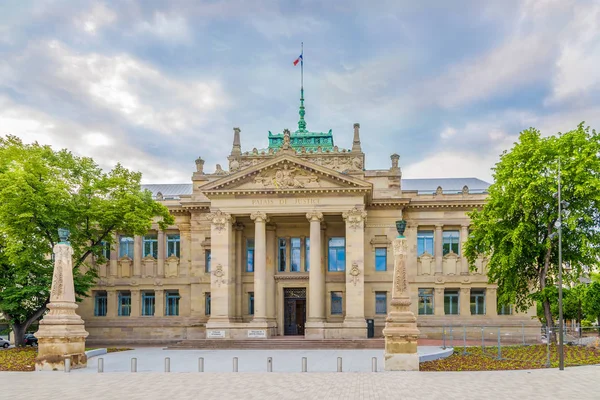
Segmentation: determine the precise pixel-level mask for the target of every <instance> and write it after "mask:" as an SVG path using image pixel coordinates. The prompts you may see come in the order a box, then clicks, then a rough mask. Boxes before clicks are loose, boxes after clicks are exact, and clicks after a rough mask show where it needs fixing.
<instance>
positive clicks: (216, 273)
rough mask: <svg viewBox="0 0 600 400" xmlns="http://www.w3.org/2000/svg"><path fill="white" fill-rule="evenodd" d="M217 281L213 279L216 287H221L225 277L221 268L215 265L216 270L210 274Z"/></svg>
mask: <svg viewBox="0 0 600 400" xmlns="http://www.w3.org/2000/svg"><path fill="white" fill-rule="evenodd" d="M212 274H213V275H214V276H215V277H216V278H217V279H215V283H216V284H217V286H218V287H221V284H222V283H225V280H224V279H223V277H224V276H225V271H223V266H222V265H221V264H218V265H217V268H215V270H214V271H213V273H212Z"/></svg>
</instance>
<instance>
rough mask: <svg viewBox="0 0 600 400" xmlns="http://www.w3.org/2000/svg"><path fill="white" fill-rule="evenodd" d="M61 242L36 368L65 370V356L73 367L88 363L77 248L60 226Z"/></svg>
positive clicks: (38, 333) (39, 334) (55, 262)
mask: <svg viewBox="0 0 600 400" xmlns="http://www.w3.org/2000/svg"><path fill="white" fill-rule="evenodd" d="M58 234H59V236H60V243H58V244H57V245H55V246H54V249H53V250H54V275H53V276H52V290H51V292H50V303H49V304H48V306H47V307H48V309H49V310H50V312H49V313H47V314H46V315H45V316H44V318H43V319H42V320H41V321H40V328H39V330H38V331H37V333H36V334H35V335H36V337H37V338H38V341H39V345H38V356H37V358H36V360H35V369H36V371H64V369H65V359H67V358H69V359H70V360H71V368H82V367H85V366H86V365H87V357H86V355H85V338H86V337H87V336H88V333H87V332H86V330H85V327H84V322H83V320H82V319H81V317H80V316H79V315H77V314H76V313H75V310H76V309H77V307H78V306H77V304H76V303H75V287H74V285H73V260H72V257H73V249H72V248H71V246H70V244H69V242H68V241H67V240H68V236H69V231H68V230H66V229H59V230H58Z"/></svg>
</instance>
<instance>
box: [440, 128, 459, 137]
mask: <svg viewBox="0 0 600 400" xmlns="http://www.w3.org/2000/svg"><path fill="white" fill-rule="evenodd" d="M454 135H456V129H454V128H452V127H450V126H449V127H447V128H445V129H444V130H443V131H442V133H440V138H442V139H450V138H451V137H452V136H454Z"/></svg>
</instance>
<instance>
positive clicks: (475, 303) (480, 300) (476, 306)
mask: <svg viewBox="0 0 600 400" xmlns="http://www.w3.org/2000/svg"><path fill="white" fill-rule="evenodd" d="M484 314H485V289H471V315H484Z"/></svg>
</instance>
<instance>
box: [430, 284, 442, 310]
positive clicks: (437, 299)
mask: <svg viewBox="0 0 600 400" xmlns="http://www.w3.org/2000/svg"><path fill="white" fill-rule="evenodd" d="M433 314H434V315H444V288H443V287H436V288H435V290H434V297H433Z"/></svg>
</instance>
